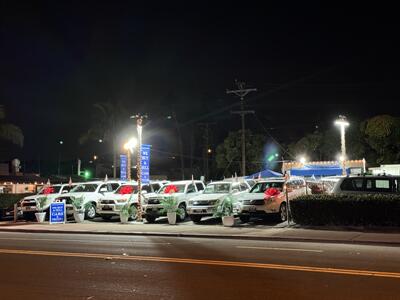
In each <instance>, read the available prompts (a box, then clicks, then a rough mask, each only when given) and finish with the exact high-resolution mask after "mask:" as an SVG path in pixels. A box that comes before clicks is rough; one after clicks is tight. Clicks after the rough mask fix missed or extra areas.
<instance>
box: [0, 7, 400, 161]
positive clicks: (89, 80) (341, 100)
mask: <svg viewBox="0 0 400 300" xmlns="http://www.w3.org/2000/svg"><path fill="white" fill-rule="evenodd" d="M81 2H85V4H83V3H79V2H73V1H67V2H65V3H63V1H50V2H40V1H38V2H37V4H21V2H19V4H16V3H17V1H1V9H0V18H1V20H0V21H1V23H0V72H1V73H0V74H1V77H0V80H1V81H0V99H1V100H0V103H2V104H5V105H6V107H7V110H8V118H9V121H12V122H13V123H15V124H17V125H19V126H20V127H21V128H22V129H23V131H24V134H25V138H26V141H25V147H24V149H23V150H22V152H21V153H20V155H21V156H22V157H23V158H26V159H33V158H35V157H37V156H38V155H39V153H42V154H41V156H46V155H49V157H50V156H51V155H53V156H54V153H56V152H57V141H58V140H59V139H63V140H64V141H65V144H64V145H65V150H63V151H64V152H65V155H64V156H65V157H69V158H71V159H72V158H73V157H76V156H78V155H83V154H85V153H82V148H79V147H78V143H77V140H78V137H79V135H80V134H81V133H82V132H84V131H85V130H86V129H87V128H88V127H89V125H90V121H91V112H92V110H93V108H92V104H93V103H96V102H101V101H115V102H116V101H120V102H122V103H123V104H124V105H126V108H127V110H129V111H131V112H132V114H134V113H136V112H145V113H148V114H149V116H150V117H152V116H153V119H154V118H159V117H160V116H163V115H167V114H170V112H171V110H175V111H176V112H177V117H178V119H179V121H180V122H181V123H182V124H185V128H186V129H184V134H186V135H188V134H189V133H188V132H190V128H192V129H193V128H197V127H196V126H197V125H196V124H197V123H198V122H204V121H213V122H216V126H215V127H216V129H214V130H213V135H214V143H215V144H217V143H218V142H220V141H221V139H222V138H223V137H224V136H225V135H226V133H227V132H228V131H229V130H236V129H238V127H239V126H240V123H239V119H238V117H237V116H232V115H231V114H230V110H231V108H229V107H228V106H229V105H230V104H232V103H236V102H237V99H235V98H233V97H232V96H228V95H226V94H225V90H226V89H227V88H233V87H234V85H233V83H234V79H235V78H238V79H240V80H244V81H246V82H247V83H248V85H249V86H253V87H257V88H258V92H257V93H254V94H252V95H250V96H249V97H248V102H247V103H248V107H249V108H251V109H254V110H256V115H257V118H258V120H260V121H255V120H254V119H255V118H252V119H251V120H249V122H248V126H249V127H250V128H251V129H253V130H254V131H258V132H260V133H262V132H263V130H262V129H261V127H260V122H261V123H262V124H263V126H265V127H266V128H274V129H272V130H271V132H270V133H271V134H273V135H274V137H275V138H277V139H278V140H279V141H281V142H284V143H289V142H293V141H294V140H295V139H296V138H298V137H300V136H301V134H303V133H305V132H309V131H312V130H313V128H314V127H315V125H319V126H321V127H324V126H325V127H327V126H331V124H332V120H333V118H334V117H335V116H337V115H338V114H345V115H348V116H349V117H353V118H354V119H363V118H366V117H369V116H373V115H376V114H380V113H390V114H393V115H400V108H399V105H398V103H397V102H399V96H400V92H399V88H398V85H399V83H400V75H399V66H400V60H399V57H398V56H399V53H400V51H399V50H400V49H399V46H398V42H397V41H398V30H399V24H398V22H399V21H398V18H395V16H392V15H391V14H390V11H391V10H393V8H390V7H372V6H371V7H366V6H365V5H364V6H363V7H362V8H360V7H349V6H343V7H318V6H316V5H315V4H314V5H312V6H311V5H310V6H303V4H302V6H296V7H295V6H292V5H289V3H287V4H282V6H280V7H278V6H275V5H271V4H264V5H263V6H258V5H256V4H252V3H250V2H246V3H242V4H241V6H234V4H233V3H226V4H224V5H220V6H215V4H214V5H212V4H209V3H207V2H201V4H198V5H193V4H190V5H189V4H188V3H186V4H183V3H181V4H180V5H173V4H171V3H169V5H168V6H167V5H165V4H164V5H161V6H160V5H156V4H155V5H154V6H153V7H142V6H140V5H137V4H136V1H109V2H105V1H95V2H94V1H93V2H89V1H81ZM215 111H219V113H215ZM168 126H169V125H168ZM184 139H185V141H187V140H188V136H185V137H184ZM148 142H150V143H156V141H148ZM39 148H40V149H39ZM90 151H95V150H90ZM104 151H106V150H104ZM171 151H173V150H171ZM185 151H186V152H187V151H189V150H187V149H186V150H185ZM43 153H44V154H43ZM86 154H87V155H89V154H88V153H86Z"/></svg>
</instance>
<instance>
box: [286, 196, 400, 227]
mask: <svg viewBox="0 0 400 300" xmlns="http://www.w3.org/2000/svg"><path fill="white" fill-rule="evenodd" d="M290 209H291V214H292V217H293V221H294V222H296V223H297V224H300V225H352V226H369V225H374V226H400V195H384V194H351V195H350V194H349V195H307V196H301V197H298V198H297V199H295V200H293V201H290Z"/></svg>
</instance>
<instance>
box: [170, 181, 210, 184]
mask: <svg viewBox="0 0 400 300" xmlns="http://www.w3.org/2000/svg"><path fill="white" fill-rule="evenodd" d="M192 182H194V183H203V181H201V180H179V181H171V182H168V184H188V183H192Z"/></svg>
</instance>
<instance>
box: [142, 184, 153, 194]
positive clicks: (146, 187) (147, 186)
mask: <svg viewBox="0 0 400 300" xmlns="http://www.w3.org/2000/svg"><path fill="white" fill-rule="evenodd" d="M142 191H146V192H148V193H151V187H150V186H149V185H147V184H146V185H143V186H142Z"/></svg>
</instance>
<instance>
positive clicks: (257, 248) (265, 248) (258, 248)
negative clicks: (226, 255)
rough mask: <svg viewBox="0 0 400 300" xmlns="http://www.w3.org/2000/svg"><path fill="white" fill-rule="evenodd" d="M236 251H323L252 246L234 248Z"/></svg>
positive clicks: (318, 251) (317, 251)
mask: <svg viewBox="0 0 400 300" xmlns="http://www.w3.org/2000/svg"><path fill="white" fill-rule="evenodd" d="M236 248H238V249H255V250H278V251H298V252H314V253H315V252H316V253H322V252H324V251H323V250H315V249H297V248H276V247H252V246H236Z"/></svg>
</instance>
